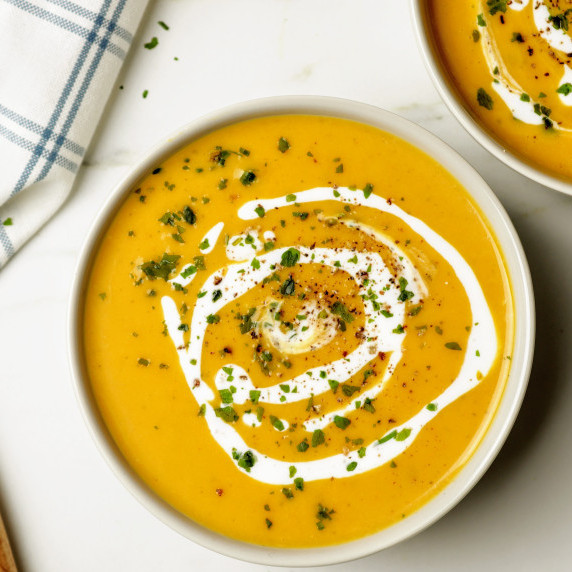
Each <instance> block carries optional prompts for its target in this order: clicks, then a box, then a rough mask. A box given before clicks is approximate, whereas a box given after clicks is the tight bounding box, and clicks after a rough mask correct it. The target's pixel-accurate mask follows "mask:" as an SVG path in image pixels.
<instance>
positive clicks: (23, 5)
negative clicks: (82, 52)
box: [3, 0, 126, 60]
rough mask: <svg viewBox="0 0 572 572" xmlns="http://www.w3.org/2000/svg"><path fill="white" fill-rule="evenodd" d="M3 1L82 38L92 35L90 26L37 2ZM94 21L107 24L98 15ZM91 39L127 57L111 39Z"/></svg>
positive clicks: (121, 56)
mask: <svg viewBox="0 0 572 572" xmlns="http://www.w3.org/2000/svg"><path fill="white" fill-rule="evenodd" d="M3 1H4V2H8V3H9V4H12V5H13V6H16V8H20V10H24V11H25V12H28V13H29V14H32V16H36V17H37V18H41V19H42V20H45V21H46V22H50V23H51V24H54V25H56V26H59V27H60V28H63V29H64V30H67V31H68V32H71V33H72V34H76V35H77V36H79V37H80V38H84V39H86V38H89V37H90V36H91V34H92V33H93V32H90V30H89V29H88V28H84V27H83V26H79V25H78V24H76V23H75V22H72V21H71V20H67V19H66V18H62V17H61V16H58V15H57V14H54V13H52V12H49V11H48V10H45V9H44V8H41V7H40V6H37V5H36V4H32V3H31V2H28V0H3ZM94 22H96V23H98V22H99V26H98V27H101V26H102V25H103V24H105V20H103V21H101V19H100V18H98V17H97V16H96V17H95V18H94ZM109 26H112V22H109V23H108V27H109ZM91 41H92V42H93V41H94V42H96V43H99V44H100V45H103V44H105V48H106V49H108V50H109V51H110V52H111V53H112V54H113V55H115V56H117V57H118V58H119V59H121V60H123V59H125V56H126V52H125V50H123V49H121V48H120V47H119V46H117V45H116V44H113V43H111V42H110V41H109V40H107V41H105V40H102V39H100V38H98V37H95V38H94V39H93V40H91Z"/></svg>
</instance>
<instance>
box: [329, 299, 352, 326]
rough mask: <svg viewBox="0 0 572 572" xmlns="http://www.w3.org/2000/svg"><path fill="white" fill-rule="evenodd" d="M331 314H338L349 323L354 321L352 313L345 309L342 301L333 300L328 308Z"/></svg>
mask: <svg viewBox="0 0 572 572" xmlns="http://www.w3.org/2000/svg"><path fill="white" fill-rule="evenodd" d="M330 310H331V311H332V314H336V316H339V317H340V318H341V319H342V320H343V321H344V322H347V323H348V324H350V323H351V322H353V321H354V319H355V317H354V316H353V314H352V313H351V312H350V311H349V310H348V309H347V307H346V305H345V304H343V303H342V302H339V301H338V302H334V303H333V304H332V306H331V308H330Z"/></svg>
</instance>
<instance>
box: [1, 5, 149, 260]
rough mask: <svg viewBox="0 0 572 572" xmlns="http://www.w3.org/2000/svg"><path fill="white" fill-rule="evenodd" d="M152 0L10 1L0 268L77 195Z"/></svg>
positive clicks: (4, 19) (5, 16)
mask: <svg viewBox="0 0 572 572" xmlns="http://www.w3.org/2000/svg"><path fill="white" fill-rule="evenodd" d="M146 5H147V0H74V1H71V0H0V268H2V266H4V265H5V264H6V262H7V261H8V260H9V259H10V258H11V257H12V256H13V255H14V254H15V253H16V252H17V250H18V249H19V248H20V247H21V246H22V245H23V244H24V243H25V242H26V241H27V240H28V239H29V238H30V237H31V236H32V235H33V234H34V233H35V232H37V231H38V229H39V228H40V227H41V226H42V225H43V224H45V222H46V221H47V220H48V219H49V218H50V217H51V216H52V215H53V214H54V213H55V212H56V211H57V210H58V209H59V208H60V207H61V205H62V204H63V202H64V201H65V199H66V197H67V196H68V195H69V193H70V190H71V188H72V185H73V182H74V179H75V176H76V174H77V171H78V169H79V167H80V165H81V162H82V159H83V156H84V154H85V150H86V147H87V146H88V144H89V142H90V140H91V138H92V136H93V133H94V131H95V128H96V126H97V124H98V122H99V120H100V118H101V114H102V112H103V109H104V107H105V104H106V102H107V99H108V98H109V95H110V93H111V91H112V88H113V86H114V84H115V81H116V79H117V75H118V73H119V70H120V68H121V65H122V63H123V61H124V59H125V56H126V54H127V51H128V49H129V46H130V44H131V42H132V40H133V35H134V33H135V31H136V29H137V26H138V25H139V22H140V20H141V18H142V16H143V13H144V11H145V8H146Z"/></svg>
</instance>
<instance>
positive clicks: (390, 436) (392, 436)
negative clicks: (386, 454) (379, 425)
mask: <svg viewBox="0 0 572 572" xmlns="http://www.w3.org/2000/svg"><path fill="white" fill-rule="evenodd" d="M396 436H397V429H394V430H393V431H391V433H388V434H387V435H385V436H384V437H382V438H381V439H378V440H377V443H378V444H379V445H383V443H387V442H388V441H391V440H392V439H395V437H396Z"/></svg>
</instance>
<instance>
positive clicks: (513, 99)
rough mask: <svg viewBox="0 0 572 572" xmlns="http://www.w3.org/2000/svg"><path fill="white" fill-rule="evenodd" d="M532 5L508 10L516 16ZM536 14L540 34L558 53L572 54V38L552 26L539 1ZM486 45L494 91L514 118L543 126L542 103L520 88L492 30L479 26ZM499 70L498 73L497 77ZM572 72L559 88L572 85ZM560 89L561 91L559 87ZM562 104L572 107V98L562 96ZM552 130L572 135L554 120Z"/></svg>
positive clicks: (566, 68)
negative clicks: (526, 97)
mask: <svg viewBox="0 0 572 572" xmlns="http://www.w3.org/2000/svg"><path fill="white" fill-rule="evenodd" d="M528 5H529V0H521V1H519V2H511V3H509V4H508V8H510V9H511V10H513V11H515V12H520V11H521V10H524V9H525V8H526V7H527V6H528ZM485 12H486V6H484V5H483V14H484V13H485ZM532 13H533V19H534V24H535V26H536V28H537V30H538V34H539V35H540V37H542V38H543V39H544V40H546V42H547V43H548V44H549V45H550V47H552V48H553V49H555V50H559V51H561V52H564V53H566V54H569V53H572V38H571V37H570V36H569V35H568V34H567V33H566V32H565V31H564V30H561V29H556V28H554V26H553V25H552V24H551V22H550V20H549V18H550V12H549V10H548V7H547V6H546V5H545V4H544V2H542V1H540V0H535V1H534V2H533V3H532ZM478 29H479V31H480V33H481V36H482V39H483V42H482V46H483V53H484V56H485V59H486V61H487V66H488V68H489V72H490V74H491V78H492V80H493V81H492V82H491V87H492V89H494V91H495V92H496V93H497V94H498V95H499V97H500V98H501V99H502V100H503V101H504V103H505V105H506V106H507V107H508V108H509V109H510V112H511V113H512V115H513V117H515V118H516V119H518V120H520V121H522V122H523V123H527V124H529V125H543V124H544V116H542V115H539V114H538V113H536V111H535V104H537V105H538V104H541V101H538V100H535V99H534V98H533V97H532V96H531V95H530V94H529V93H526V92H525V90H524V89H523V88H522V86H520V85H519V84H518V82H517V81H516V80H515V79H514V77H513V76H512V74H511V73H510V71H509V70H508V68H507V66H506V65H505V64H504V62H503V61H502V59H501V58H500V56H499V54H500V51H499V49H498V46H497V43H496V41H495V40H494V38H493V37H492V36H491V34H490V32H489V30H488V26H479V28H478ZM495 70H497V73H496V74H495V73H494V72H495ZM571 78H572V68H570V66H568V65H566V64H564V75H563V78H562V80H561V81H560V83H559V86H560V85H562V84H564V83H572V80H571ZM559 86H558V87H559ZM523 94H526V95H528V96H529V101H523V100H522V99H521V96H522V95H523ZM559 97H560V101H561V102H562V103H563V104H564V105H567V106H572V94H570V95H569V96H565V95H563V94H559ZM550 120H551V123H552V124H551V127H552V128H553V129H559V130H562V131H567V132H568V131H571V129H570V128H565V127H562V126H561V125H559V124H558V123H557V121H555V120H554V118H553V117H550Z"/></svg>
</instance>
